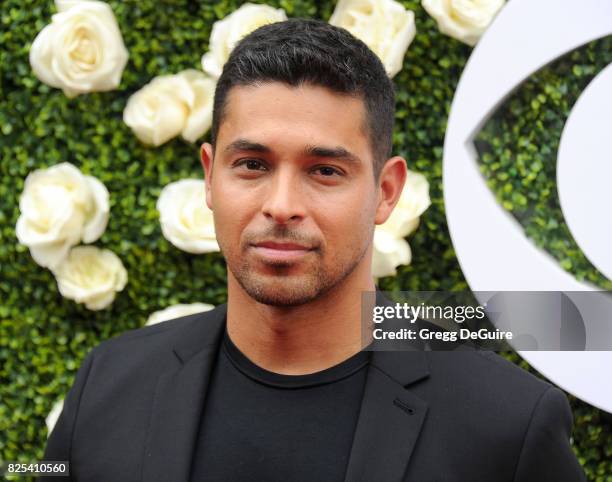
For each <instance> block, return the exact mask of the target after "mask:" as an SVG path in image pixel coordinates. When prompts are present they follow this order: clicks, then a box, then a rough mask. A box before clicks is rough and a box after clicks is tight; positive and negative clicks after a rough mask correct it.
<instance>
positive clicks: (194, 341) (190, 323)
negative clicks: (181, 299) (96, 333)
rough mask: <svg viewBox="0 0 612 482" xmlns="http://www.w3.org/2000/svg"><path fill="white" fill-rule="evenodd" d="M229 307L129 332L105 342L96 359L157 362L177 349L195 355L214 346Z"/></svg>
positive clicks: (218, 307) (221, 307)
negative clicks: (199, 350) (211, 345)
mask: <svg viewBox="0 0 612 482" xmlns="http://www.w3.org/2000/svg"><path fill="white" fill-rule="evenodd" d="M225 313H226V304H222V305H219V306H217V307H215V308H214V309H213V310H210V311H205V312H201V313H195V314H191V315H185V316H181V317H178V318H174V319H172V320H167V321H162V322H159V323H156V324H154V325H150V326H143V327H141V328H136V329H133V330H128V331H126V332H124V333H122V334H120V335H118V336H115V337H113V338H110V339H108V340H105V341H102V342H101V343H100V344H98V345H97V346H96V347H95V348H93V349H92V350H91V356H92V357H93V358H95V359H102V358H103V359H111V360H112V361H113V362H114V363H113V364H114V365H116V364H117V363H118V362H120V361H123V362H125V361H130V362H133V361H134V360H141V361H142V362H145V363H146V361H147V360H154V359H155V358H156V357H158V356H161V357H165V356H167V355H168V354H171V353H172V351H173V350H175V351H176V350H178V351H180V352H182V353H189V352H195V351H197V350H198V349H199V348H202V347H204V346H206V345H207V344H210V343H214V342H215V341H216V338H217V335H218V333H219V332H220V329H221V328H222V327H223V323H224V321H225Z"/></svg>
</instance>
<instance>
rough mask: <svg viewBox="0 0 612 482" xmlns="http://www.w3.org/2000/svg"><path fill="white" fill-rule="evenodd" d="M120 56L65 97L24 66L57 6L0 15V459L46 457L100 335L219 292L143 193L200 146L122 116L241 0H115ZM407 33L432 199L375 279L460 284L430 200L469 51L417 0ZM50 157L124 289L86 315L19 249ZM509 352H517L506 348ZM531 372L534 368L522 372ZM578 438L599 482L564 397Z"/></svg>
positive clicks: (420, 285)
mask: <svg viewBox="0 0 612 482" xmlns="http://www.w3.org/2000/svg"><path fill="white" fill-rule="evenodd" d="M109 3H110V4H111V6H112V8H113V11H114V13H115V16H116V17H117V20H118V22H119V25H120V28H121V31H122V35H123V38H124V41H125V44H126V47H127V48H128V51H129V54H130V58H129V61H128V64H127V66H126V69H125V71H124V73H123V77H122V81H121V85H120V86H119V88H118V89H117V90H115V91H112V92H105V93H94V94H87V95H83V96H79V97H76V98H75V99H67V98H66V97H65V96H64V95H63V93H62V92H61V90H58V89H54V88H50V87H48V86H46V85H44V84H42V83H41V82H40V81H38V79H36V77H34V75H33V73H32V70H31V67H30V65H29V61H28V52H29V48H30V45H31V43H32V41H33V40H34V38H35V37H36V35H37V34H38V32H39V31H40V30H41V29H42V28H43V27H44V26H45V25H47V24H48V23H49V22H50V19H51V15H52V14H53V13H54V12H55V7H54V5H53V3H52V2H50V1H47V0H44V1H39V0H4V1H3V2H2V6H1V7H0V8H1V12H0V16H1V17H0V22H1V28H0V152H1V158H0V159H1V160H0V174H1V176H0V274H1V276H0V380H1V383H0V459H2V460H19V461H24V462H25V461H32V460H37V459H40V458H41V457H42V454H43V451H44V445H45V440H46V435H47V430H46V427H45V417H46V415H47V413H48V412H49V410H50V409H51V406H52V405H53V403H54V402H55V400H57V399H59V398H62V397H63V396H64V394H65V393H66V391H67V390H68V388H69V387H70V385H71V383H72V380H73V377H74V375H75V373H76V370H77V368H78V367H79V365H80V363H81V361H82V360H83V358H84V356H85V355H86V353H87V352H88V351H89V350H90V349H91V348H92V347H94V346H95V345H97V344H98V343H99V342H100V341H102V340H104V339H107V338H110V337H113V336H116V335H118V334H120V333H122V332H124V331H126V330H129V329H134V328H138V327H140V326H142V325H143V324H144V322H145V320H146V318H147V316H148V315H149V314H150V313H151V312H152V311H155V310H158V309H161V308H164V307H166V306H169V305H172V304H175V303H191V302H195V301H202V302H208V303H212V304H219V303H223V302H224V301H225V300H226V295H227V292H226V288H225V281H226V271H225V264H224V261H223V258H222V257H221V255H220V254H218V253H213V254H206V255H191V254H189V253H185V252H183V251H180V250H178V249H176V248H175V247H174V246H172V245H170V244H169V243H168V242H167V241H166V240H165V239H164V238H163V236H162V234H161V228H160V225H159V222H158V214H157V211H156V209H155V202H156V200H157V196H158V195H159V193H160V191H161V189H162V187H163V186H164V185H166V184H168V183H169V182H172V181H176V180H179V179H182V178H197V177H201V176H202V172H201V167H200V163H199V157H198V156H199V154H198V145H196V144H189V143H186V142H185V141H183V140H181V139H180V138H177V139H174V140H172V141H170V142H168V143H167V144H165V145H163V146H161V147H159V148H146V147H144V146H142V145H141V144H140V143H139V142H138V141H137V139H136V138H135V136H134V135H133V134H132V132H131V131H130V130H129V128H128V127H127V126H126V125H125V124H124V123H123V121H122V113H123V109H124V107H125V104H126V102H127V99H128V98H129V96H130V95H131V94H132V93H133V92H135V91H136V90H138V89H139V88H140V87H142V86H143V85H144V84H146V83H147V82H148V81H149V80H151V79H152V78H153V77H154V76H157V75H160V74H166V73H176V72H178V71H180V70H182V69H185V68H198V69H199V68H200V57H201V55H202V54H203V53H204V51H205V50H206V48H207V43H208V38H209V35H210V31H211V27H212V23H213V22H214V21H215V20H217V19H220V18H223V17H224V16H225V15H227V14H228V13H230V12H232V11H233V10H235V9H236V8H238V6H240V4H241V3H243V2H240V1H230V0H221V1H214V0H205V1H204V0H202V1H194V0H190V1H189V0H164V1H153V0H139V1H136V0H133V1H124V2H120V1H111V2H109ZM266 3H268V4H270V5H273V6H277V7H282V8H284V9H285V11H286V12H287V14H288V15H289V16H292V17H316V18H323V19H328V18H329V16H330V15H331V12H332V10H333V8H334V5H335V3H334V2H333V1H329V0H321V1H320V0H297V1H295V2H294V1H289V0H274V1H272V0H271V1H269V2H266ZM402 3H403V4H404V5H405V6H406V7H407V8H409V9H411V10H413V11H415V13H416V22H417V36H416V38H415V40H414V42H413V43H412V45H411V46H410V48H409V49H408V53H407V55H406V58H405V62H404V68H403V70H402V71H401V72H400V73H399V74H398V75H397V76H396V77H395V78H394V80H395V83H396V86H397V89H398V94H397V113H396V130H395V133H394V145H395V151H396V153H398V154H400V155H402V156H404V157H405V158H406V159H407V160H408V163H409V167H410V168H411V169H414V170H417V171H419V172H421V173H423V174H425V176H426V177H427V179H428V180H429V182H430V186H431V187H430V189H431V191H430V194H431V197H432V205H431V207H430V208H429V209H428V210H427V212H426V213H425V215H424V216H423V218H422V222H421V226H420V228H419V229H418V231H417V232H416V233H415V234H414V235H413V236H412V237H411V238H410V239H409V242H410V244H411V247H412V250H413V256H414V259H413V262H412V264H411V265H410V266H407V267H402V268H400V270H399V274H398V276H396V277H394V278H384V279H381V280H380V282H379V286H380V288H381V289H383V290H387V291H394V290H462V289H467V284H466V282H465V279H464V277H463V275H462V273H461V270H460V268H459V264H458V262H457V259H456V256H455V253H454V251H453V248H452V245H451V242H450V237H449V233H448V228H447V225H446V221H445V215H444V205H443V198H442V144H443V139H444V132H445V127H446V121H447V115H448V111H449V108H450V103H451V100H452V97H453V93H454V90H455V87H456V84H457V81H458V79H459V76H460V74H461V71H462V69H463V66H464V65H465V62H466V61H467V58H468V57H469V55H470V51H471V49H470V48H469V47H467V46H465V45H463V44H461V43H459V42H457V41H455V40H453V39H450V38H448V37H446V36H443V35H441V34H440V33H439V32H438V30H437V27H436V25H435V22H434V21H433V20H432V19H430V18H429V17H428V15H427V14H426V12H425V11H424V10H423V9H422V8H421V6H420V2H418V1H403V2H402ZM62 161H69V162H71V163H73V164H75V165H76V166H78V167H79V168H80V169H81V171H82V172H83V173H85V174H91V175H93V176H95V177H97V178H98V179H100V180H101V181H102V182H103V183H104V184H105V185H106V187H107V188H108V190H109V191H110V195H111V197H110V204H111V216H110V221H109V225H108V228H107V230H106V232H105V233H104V235H103V236H102V238H101V239H100V240H98V241H97V242H96V243H95V245H96V246H99V247H104V248H108V249H111V250H112V251H114V252H115V253H116V254H117V255H118V256H119V257H120V258H121V260H122V261H123V263H124V265H125V266H126V268H127V270H128V275H129V279H128V284H127V286H126V288H125V289H124V290H123V291H122V292H120V293H119V294H118V296H117V298H116V300H115V302H114V303H113V305H112V306H111V308H110V309H107V310H102V311H89V310H87V309H86V308H85V307H84V306H83V305H79V304H76V303H74V302H72V301H70V300H67V299H64V298H62V296H61V295H60V294H59V292H58V290H57V286H56V283H55V279H54V277H53V275H52V274H51V272H50V271H48V270H46V269H44V268H41V267H39V266H38V265H36V264H35V263H34V261H33V260H32V259H31V257H30V254H29V251H28V249H27V248H26V247H23V246H20V245H18V244H17V238H16V236H15V224H16V222H17V218H18V216H19V209H18V199H19V195H20V193H21V191H22V190H23V183H24V180H25V177H26V176H27V174H28V173H29V172H30V171H32V170H34V169H37V168H41V167H47V166H51V165H54V164H57V163H59V162H62ZM506 356H507V357H508V358H510V359H512V360H513V361H515V362H516V363H520V364H521V365H522V366H524V367H525V368H528V367H527V366H526V364H525V363H524V362H520V361H519V359H518V357H517V356H516V355H515V354H510V353H509V354H506ZM528 369H530V368H528ZM570 401H571V403H572V408H573V411H574V418H575V424H576V425H575V431H574V448H575V450H576V452H577V454H578V456H579V458H580V461H581V463H582V464H583V466H584V468H585V470H586V472H587V474H588V477H589V480H593V481H595V480H596V481H600V482H601V481H611V480H612V477H611V476H610V475H609V474H610V473H612V463H611V462H610V460H611V458H612V435H611V433H610V426H609V424H606V423H605V421H604V416H605V414H604V413H603V412H601V411H599V410H597V409H595V408H593V407H590V406H589V405H587V404H585V403H583V402H581V401H579V400H576V399H575V398H573V397H571V396H570Z"/></svg>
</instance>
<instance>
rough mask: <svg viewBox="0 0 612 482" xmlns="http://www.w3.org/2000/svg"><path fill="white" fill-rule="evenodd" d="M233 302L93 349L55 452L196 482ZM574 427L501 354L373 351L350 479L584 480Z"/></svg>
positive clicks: (89, 472) (554, 399)
mask: <svg viewBox="0 0 612 482" xmlns="http://www.w3.org/2000/svg"><path fill="white" fill-rule="evenodd" d="M226 312H227V305H226V304H223V305H220V306H217V307H216V308H215V309H214V310H212V311H208V312H204V313H198V314H195V315H189V316H183V317H181V318H176V319H174V320H170V321H166V322H163V323H159V324H156V325H152V326H148V327H143V328H140V329H136V330H131V331H128V332H126V333H124V334H122V335H120V336H118V337H116V338H113V339H111V340H107V341H104V342H102V343H101V344H100V345H98V346H97V347H95V348H94V349H93V350H91V351H90V353H89V354H88V355H87V357H86V358H85V360H84V361H83V363H82V365H81V367H80V369H79V371H78V373H77V375H76V378H75V381H74V384H73V386H72V388H71V389H70V391H69V393H68V394H67V396H66V398H65V401H64V409H63V412H62V413H61V415H60V417H59V419H58V421H57V424H56V425H55V428H54V430H53V432H52V433H51V435H50V437H49V439H48V442H47V447H46V451H45V456H44V459H45V460H49V461H51V460H55V461H60V460H68V461H70V470H71V480H76V481H80V482H120V481H126V482H132V481H143V482H162V481H165V482H188V478H189V473H190V467H191V458H192V452H193V450H194V445H195V441H196V436H197V430H198V427H199V426H200V423H199V419H200V413H201V411H202V406H203V403H204V398H205V395H206V389H207V386H208V380H209V376H210V373H211V368H212V363H213V361H214V359H215V355H216V353H217V349H218V346H219V343H220V340H221V335H222V333H223V329H224V326H225V319H226ZM571 427H572V415H571V412H570V408H569V404H568V402H567V399H566V397H565V395H564V394H563V392H561V391H560V390H559V389H557V388H555V387H553V386H551V385H550V384H548V383H546V382H544V381H542V380H540V379H538V378H536V377H534V376H533V375H531V374H529V373H528V372H526V371H524V370H522V369H520V368H519V367H517V366H515V365H513V364H512V363H510V362H508V361H506V360H504V359H503V358H501V357H499V356H498V355H496V354H494V353H491V352H476V351H378V352H373V353H372V362H371V364H370V367H369V368H368V374H367V380H366V386H365V390H364V397H363V401H362V406H361V411H360V414H359V419H358V423H357V426H356V429H355V436H354V440H353V446H352V449H351V454H350V459H349V462H348V466H347V471H346V478H345V482H358V481H359V482H362V481H363V482H400V481H405V482H408V481H414V482H460V481H461V482H512V481H515V482H527V481H529V482H531V481H533V482H576V481H583V480H585V475H584V472H583V470H582V468H581V467H580V465H579V463H578V461H577V459H576V457H575V456H574V454H573V452H572V450H571V447H570V444H569V436H570V432H571ZM40 480H47V479H40ZM48 480H50V481H58V480H60V479H59V478H58V477H53V478H48ZM66 480H67V479H66ZM228 482H231V481H228ZM258 482H265V481H258ZM288 482H290V481H288ZM317 482H319V481H317Z"/></svg>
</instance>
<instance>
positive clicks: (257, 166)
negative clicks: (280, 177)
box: [235, 159, 265, 171]
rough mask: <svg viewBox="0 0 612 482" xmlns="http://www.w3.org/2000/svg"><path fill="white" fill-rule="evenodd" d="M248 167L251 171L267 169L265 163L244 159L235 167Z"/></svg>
mask: <svg viewBox="0 0 612 482" xmlns="http://www.w3.org/2000/svg"><path fill="white" fill-rule="evenodd" d="M243 165H244V166H246V168H247V170H249V171H259V170H260V168H261V167H265V166H264V165H263V163H262V162H261V161H259V160H257V159H243V160H241V161H238V162H237V163H236V164H235V166H236V167H239V166H243Z"/></svg>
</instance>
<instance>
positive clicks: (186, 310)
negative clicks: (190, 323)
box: [145, 303, 214, 326]
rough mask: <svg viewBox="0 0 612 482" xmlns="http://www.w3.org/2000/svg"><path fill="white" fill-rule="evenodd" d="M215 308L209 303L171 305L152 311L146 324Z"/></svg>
mask: <svg viewBox="0 0 612 482" xmlns="http://www.w3.org/2000/svg"><path fill="white" fill-rule="evenodd" d="M213 308H214V305H209V304H208V303H190V304H183V303H179V304H177V305H172V306H169V307H168V308H164V309H163V310H159V311H155V312H153V313H151V315H150V316H149V318H148V319H147V322H146V324H145V326H148V325H154V324H156V323H159V322H161V321H167V320H173V319H174V318H180V317H181V316H187V315H193V314H195V313H202V312H204V311H210V310H212V309H213Z"/></svg>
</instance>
